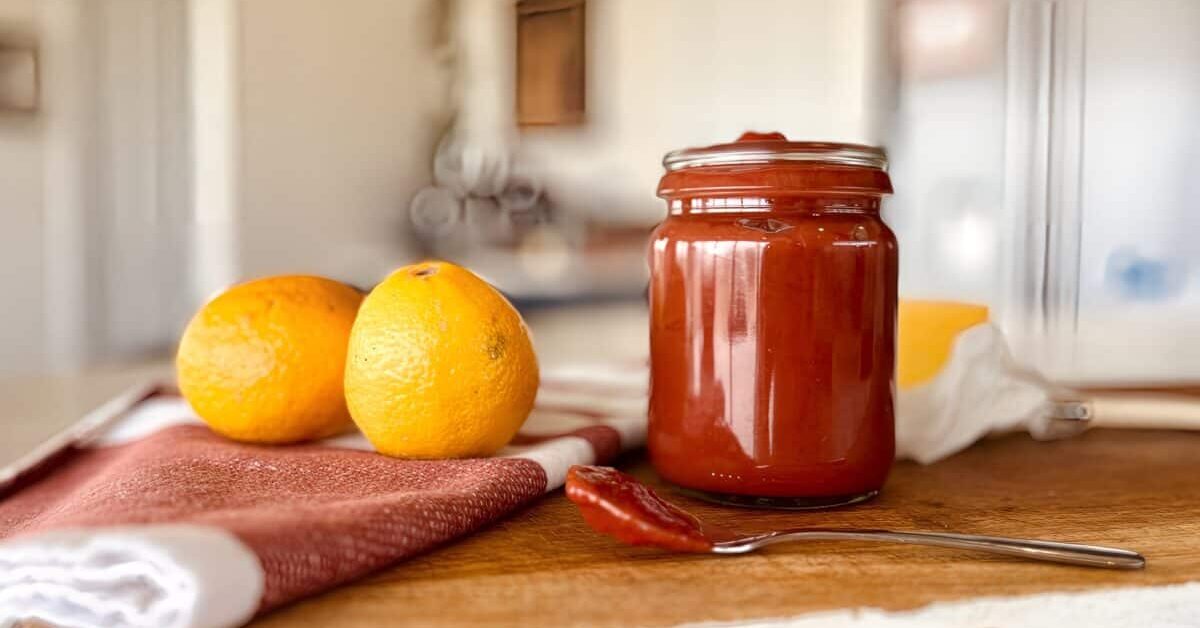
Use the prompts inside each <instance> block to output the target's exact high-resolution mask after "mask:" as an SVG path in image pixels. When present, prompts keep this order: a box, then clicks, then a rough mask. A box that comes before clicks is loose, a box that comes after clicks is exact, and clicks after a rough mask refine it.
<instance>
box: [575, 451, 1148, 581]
mask: <svg viewBox="0 0 1200 628" xmlns="http://www.w3.org/2000/svg"><path fill="white" fill-rule="evenodd" d="M566 493H567V498H568V499H570V500H571V501H573V502H575V505H577V506H578V507H579V512H580V514H582V515H583V518H584V520H585V521H587V523H588V524H589V525H590V526H592V528H594V529H595V530H596V531H598V532H601V533H604V534H608V535H610V536H613V537H615V538H617V539H619V540H621V541H623V542H625V543H629V544H631V545H653V546H656V547H660V548H662V549H666V550H671V551H675V552H695V553H712V554H745V553H747V552H753V551H754V550H757V549H759V548H760V547H765V546H767V545H774V544H775V543H784V542H788V541H830V540H835V541H838V540H850V541H884V542H890V543H905V544H908V545H933V546H935V547H948V548H953V549H964V550H975V551H979V552H989V553H992V554H1003V555H1005V556H1015V557H1017V558H1024V559H1028V560H1041V561H1048V562H1054V563H1066V564H1068V565H1080V566H1083V567H1100V568H1102V569H1141V568H1142V567H1145V566H1146V559H1145V558H1142V555H1141V554H1138V553H1137V552H1132V551H1129V550H1123V549H1117V548H1112V547H1100V546H1098V545H1080V544H1077V543H1059V542H1056V541H1038V540H1033V539H1011V538H1005V537H999V536H981V535H975V534H954V533H951V532H893V531H891V530H870V529H866V530H863V529H855V528H796V529H792V530H779V531H775V532H765V533H762V534H742V533H738V532H735V531H733V530H729V529H727V528H723V527H720V526H714V525H712V524H709V523H705V522H703V521H701V520H699V519H697V518H696V517H695V516H694V515H692V514H691V513H688V512H687V511H685V510H683V509H682V508H679V507H678V506H676V505H674V504H672V503H671V502H668V501H666V500H664V499H663V498H662V497H659V495H658V494H657V493H655V492H654V490H652V489H651V488H650V487H648V486H646V485H645V484H642V483H641V482H638V481H637V479H635V478H633V477H631V476H628V475H626V474H624V473H621V472H620V471H617V470H616V469H613V468H610V467H594V466H582V465H576V466H573V467H571V468H570V470H569V471H568V472H567V481H566Z"/></svg>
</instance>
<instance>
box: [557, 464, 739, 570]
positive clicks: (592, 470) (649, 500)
mask: <svg viewBox="0 0 1200 628" xmlns="http://www.w3.org/2000/svg"><path fill="white" fill-rule="evenodd" d="M566 493H567V498H568V499H570V500H571V501H572V502H574V503H575V505H576V506H578V507H579V512H580V513H581V514H582V515H583V519H584V521H586V522H587V523H588V525H590V526H591V527H592V529H594V530H596V531H597V532H600V533H602V534H607V535H609V536H612V537H615V538H616V539H617V540H619V541H621V542H623V543H628V544H630V545H652V546H655V547H661V548H663V549H668V550H672V551H676V552H710V551H712V548H713V543H715V542H719V541H723V540H728V539H732V538H733V537H734V536H735V535H734V534H733V533H732V532H730V531H729V530H725V529H724V528H719V527H716V526H712V525H707V524H705V523H703V522H702V521H700V520H699V519H697V518H696V517H695V516H693V515H692V514H691V513H689V512H687V511H685V510H683V509H682V508H679V507H678V506H676V505H674V504H672V503H670V502H667V501H665V500H664V499H663V498H661V497H659V496H658V494H657V493H655V492H654V490H653V489H651V488H650V487H648V486H646V485H645V484H642V483H641V482H639V481H637V480H636V479H634V478H633V477H632V476H629V475H626V474H624V473H621V472H620V471H617V470H616V469H613V468H611V467H595V466H584V465H575V466H573V467H571V468H570V469H569V470H568V471H567V483H566Z"/></svg>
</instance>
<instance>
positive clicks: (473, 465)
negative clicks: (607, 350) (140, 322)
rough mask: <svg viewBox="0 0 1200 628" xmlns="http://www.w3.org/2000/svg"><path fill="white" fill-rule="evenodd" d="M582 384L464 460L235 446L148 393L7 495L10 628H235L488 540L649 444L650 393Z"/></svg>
mask: <svg viewBox="0 0 1200 628" xmlns="http://www.w3.org/2000/svg"><path fill="white" fill-rule="evenodd" d="M602 372H603V371H598V373H602ZM581 375H582V374H581V373H580V372H579V371H575V372H574V374H573V376H572V377H569V378H560V379H554V378H551V377H547V378H544V380H545V381H544V385H543V388H542V390H541V392H540V393H539V398H538V407H537V409H535V411H534V414H533V416H531V418H530V420H529V421H528V422H527V423H526V425H525V427H524V428H522V431H521V433H520V434H519V435H518V436H517V438H516V439H515V440H514V442H513V443H512V444H511V445H510V446H509V447H507V448H506V449H504V450H502V451H501V452H500V453H499V454H498V455H497V457H493V458H486V459H471V460H435V461H414V460H397V459H393V458H387V457H385V456H381V455H379V454H376V453H374V452H372V451H371V450H370V446H369V444H367V443H366V441H365V440H364V439H363V438H362V437H361V436H360V435H358V434H352V435H345V436H340V437H336V438H333V439H329V440H326V441H322V442H320V443H315V444H307V445H295V446H287V447H266V446H256V445H247V444H242V443H235V442H232V441H229V440H226V439H224V438H222V437H220V436H217V435H216V434H214V433H212V432H211V431H209V430H208V429H207V428H206V427H204V426H203V425H202V424H200V423H199V422H198V421H197V420H196V419H195V417H194V416H193V415H192V413H191V411H190V409H189V408H188V407H187V405H186V403H185V402H184V401H183V400H182V399H180V398H179V397H177V396H174V395H171V394H169V393H167V394H157V395H153V396H150V397H149V398H147V399H145V400H143V401H142V402H140V403H138V404H137V405H136V406H135V407H134V408H133V410H132V411H130V412H128V413H126V414H125V415H123V416H121V417H120V418H118V419H116V420H115V421H114V422H113V423H112V424H111V425H110V426H108V427H107V428H106V429H105V431H104V432H103V433H102V435H100V436H99V437H98V438H95V439H93V440H92V442H91V443H89V444H88V445H87V446H86V447H82V448H79V449H78V450H77V451H73V452H70V453H69V454H68V455H66V456H65V457H64V458H63V459H62V460H60V461H59V462H57V463H56V464H54V466H53V467H52V468H50V469H49V470H48V472H46V473H45V474H44V475H42V476H41V477H40V478H38V479H35V480H33V481H30V482H26V483H25V485H24V486H22V487H20V488H19V489H17V490H15V491H12V492H11V494H9V495H7V496H6V497H4V498H3V500H2V501H0V539H2V540H3V542H0V624H5V623H7V622H8V621H11V620H14V619H20V618H38V619H42V620H44V621H48V622H50V623H54V624H60V625H71V626H76V625H82V626H89V625H96V626H155V627H160V626H228V625H238V624H240V623H243V622H245V621H246V620H248V619H249V618H251V617H253V616H254V615H255V614H257V613H261V612H264V611H267V610H270V609H272V608H275V607H278V606H280V605H282V604H286V603H288V602H291V601H293V600H296V599H299V598H302V597H305V596H308V595H312V594H314V593H316V592H319V591H323V590H325V589H329V588H331V587H334V586H336V585H338V584H340V583H343V582H347V581H349V580H352V579H355V578H358V577H360V576H363V575H364V574H367V573H369V572H371V571H374V570H376V569H379V568H381V567H384V566H387V565H391V564H393V563H396V562H397V561H400V560H402V559H404V558H406V557H409V556H412V555H414V554H418V553H421V552H424V551H428V550H430V549H432V548H434V547H436V546H438V545H440V544H442V543H446V542H447V541H450V540H452V539H454V538H456V537H459V536H462V535H464V534H468V533H470V532H472V531H474V530H478V529H480V528H482V527H484V526H486V525H488V524H489V523H491V522H493V521H495V520H496V519H498V518H500V517H503V516H504V515H506V514H508V513H511V512H513V511H514V510H516V509H518V508H520V507H521V506H523V505H525V504H528V503H529V502H531V501H532V500H534V499H537V498H538V497H539V496H540V495H542V494H543V493H546V492H547V491H551V490H554V489H556V488H558V487H559V486H561V485H562V483H563V479H564V477H565V474H566V469H567V467H569V466H570V465H572V464H591V463H596V462H600V463H603V462H606V461H609V460H611V459H612V458H613V457H615V456H616V455H617V454H618V453H619V452H620V451H622V450H625V449H629V448H632V447H637V446H640V445H641V443H642V442H643V440H644V436H645V415H644V408H645V406H644V404H645V397H644V395H645V389H644V384H643V385H642V387H641V388H640V389H639V388H638V387H637V386H636V385H634V386H629V385H628V384H621V383H616V384H614V383H613V382H612V381H611V380H610V381H608V382H607V383H606V382H605V381H604V380H603V377H602V376H597V377H591V378H588V377H587V376H586V375H585V376H584V377H583V378H581V377H580V376H581ZM634 381H637V380H634Z"/></svg>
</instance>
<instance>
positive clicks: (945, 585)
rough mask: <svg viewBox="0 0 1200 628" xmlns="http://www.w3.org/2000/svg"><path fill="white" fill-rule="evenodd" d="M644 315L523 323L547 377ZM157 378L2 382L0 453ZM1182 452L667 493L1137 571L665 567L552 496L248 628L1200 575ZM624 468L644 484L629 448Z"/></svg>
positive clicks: (525, 619)
mask: <svg viewBox="0 0 1200 628" xmlns="http://www.w3.org/2000/svg"><path fill="white" fill-rule="evenodd" d="M643 317H644V314H643V313H642V311H641V309H640V307H637V306H633V307H629V306H621V305H600V306H595V307H593V308H591V309H590V310H589V312H588V314H587V315H586V316H583V317H581V316H580V315H579V313H578V312H574V313H572V314H567V313H563V312H561V311H556V310H546V311H543V312H534V313H533V314H531V315H530V316H528V319H529V321H530V324H531V326H532V327H533V329H534V333H535V341H536V343H537V345H538V353H539V358H540V359H541V360H542V363H543V366H545V367H548V368H552V367H553V366H554V365H555V364H568V363H571V362H572V361H574V360H579V359H581V356H583V357H586V358H589V359H595V360H609V359H625V360H629V359H634V358H636V357H638V356H644V355H645V337H644V334H641V333H633V332H632V331H631V330H640V329H645V327H644V325H645V323H644V319H643ZM581 320H582V321H584V325H585V327H586V331H587V333H580V332H581V326H580V325H581ZM169 376H170V366H169V364H167V363H165V362H160V363H157V364H150V365H146V366H137V367H130V368H124V369H107V370H105V371H103V372H100V373H95V374H91V375H84V376H72V377H22V378H4V379H0V400H2V401H0V433H2V434H3V435H4V438H3V439H0V453H3V452H4V451H5V450H6V449H11V450H13V451H16V452H21V451H26V450H27V448H28V447H29V446H30V445H31V443H33V442H36V440H32V441H31V440H30V439H32V438H33V437H34V436H35V432H37V431H38V430H34V429H33V426H34V425H35V423H40V424H41V426H42V428H44V427H45V426H46V424H47V423H52V424H54V425H67V424H69V423H70V422H71V421H73V420H75V419H77V418H78V417H79V416H80V415H82V414H83V412H85V411H86V410H89V409H91V408H92V407H95V406H96V405H98V404H99V403H101V402H102V401H104V400H105V399H107V398H109V397H111V396H112V395H114V394H116V393H117V392H119V391H120V390H121V389H122V388H124V387H125V386H128V385H130V384H132V383H135V382H137V381H143V380H144V379H145V378H148V377H149V378H167V377H169ZM1190 392H1193V393H1195V394H1200V389H1196V390H1194V391H1190ZM39 429H40V428H39ZM43 433H44V432H43ZM1197 452H1200V432H1197V433H1185V432H1142V431H1094V432H1090V433H1087V434H1084V435H1082V436H1080V437H1077V438H1075V439H1072V440H1066V441H1057V442H1050V443H1037V442H1034V441H1032V440H1030V439H1029V438H1028V437H1027V436H1023V435H1017V436H1010V437H1006V438H1003V439H998V440H992V441H988V442H985V443H982V444H980V445H978V446H976V447H973V448H971V449H969V450H967V451H966V452H963V453H961V454H959V455H956V456H954V457H952V458H950V459H948V460H946V461H943V462H941V463H938V464H935V465H932V466H928V467H922V466H919V465H916V464H912V463H903V464H900V465H898V466H897V467H896V469H895V471H894V472H893V474H892V476H891V478H890V479H889V481H888V484H887V486H886V488H885V490H884V493H883V494H882V496H881V497H879V498H878V499H876V500H875V501H873V502H870V503H867V504H864V505H861V506H857V507H853V508H848V509H842V510H835V511H825V512H812V513H784V512H767V511H756V510H742V509H733V508H723V507H717V506H712V505H708V504H704V503H701V502H697V501H694V500H691V499H688V498H686V497H683V496H680V495H676V494H673V493H671V492H670V490H669V489H664V492H665V494H666V495H667V496H668V497H670V498H671V499H674V500H676V501H677V502H678V503H680V504H682V505H684V506H685V507H687V508H689V509H692V510H694V511H695V512H696V513H697V514H698V515H700V516H702V517H704V518H706V519H711V520H712V521H713V522H715V523H718V524H722V525H726V526H730V527H733V528H736V529H739V530H744V531H748V532H753V531H762V530H768V529H779V528H787V527H797V526H853V527H881V528H895V529H910V530H951V531H957V532H973V533H981V534H997V535H1009V536H1019V537H1038V538H1047V539H1057V540H1065V541H1076V542H1082V543H1095V544H1106V545H1114V546H1119V547H1128V548H1131V549H1136V550H1138V551H1141V552H1142V553H1143V554H1144V555H1145V556H1146V558H1147V559H1148V561H1149V565H1148V567H1147V568H1146V569H1145V570H1144V571H1140V572H1120V571H1104V570H1091V569H1082V568H1074V567H1064V566H1058V565H1048V564H1035V563H1028V562H1022V561H1017V560H1012V559H1007V558H1003V557H995V556H987V555H981V554H974V553H966V552H959V551H952V550H944V549H935V548H920V547H908V546H903V545H888V544H868V543H857V542H813V543H807V544H792V545H780V546H775V547H771V548H768V549H766V550H764V551H762V552H760V553H757V554H751V555H745V556H729V557H717V556H694V555H671V554H666V553H663V552H660V551H657V550H653V549H646V548H632V547H626V546H622V545H619V544H617V543H616V542H615V541H613V540H611V539H609V538H608V537H603V536H600V535H598V534H596V533H594V532H592V531H591V530H590V529H588V528H587V527H586V526H585V525H584V523H583V521H582V520H581V518H580V517H579V514H578V513H577V511H576V510H575V508H574V506H573V505H572V504H570V503H569V502H568V501H567V500H566V499H565V498H564V497H563V495H562V492H561V491H556V492H554V493H552V494H550V495H547V496H545V497H544V498H542V499H541V500H539V501H538V502H537V503H535V504H534V505H532V506H531V507H529V508H527V509H524V510H523V511H521V512H518V513H516V514H515V515H513V516H512V517H510V518H508V519H506V520H504V521H501V522H499V523H497V524H496V525H494V526H492V527H490V528H488V529H486V530H484V531H482V532H480V533H478V534H475V535H473V536H470V537H467V538H464V539H462V540H461V541H459V542H457V543H453V544H450V545H447V546H445V547H443V548H441V549H438V550H436V551H434V552H431V553H429V554H427V555H424V556H421V557H418V558H416V559H414V560H410V561H408V562H405V563H401V564H399V565H396V566H395V567H393V568H391V569H388V570H385V571H383V572H381V573H379V574H377V575H375V576H372V577H369V578H366V579H364V580H361V581H359V582H356V583H352V584H349V585H346V586H343V587H340V588H338V589H335V590H333V591H330V592H328V593H325V594H323V595H320V596H317V597H314V598H312V599H309V600H305V601H302V602H299V603H297V604H294V605H291V606H288V607H285V608H283V609H280V610H278V611H276V612H274V613H272V614H269V615H267V616H265V617H263V618H261V619H260V620H259V621H258V622H256V624H255V625H256V626H263V627H277V628H278V627H287V626H313V625H330V626H333V625H336V626H352V627H353V626H364V627H366V626H372V627H373V626H379V625H389V626H390V625H413V626H439V625H464V624H468V625H470V624H474V625H480V624H495V625H610V626H630V625H650V626H654V625H671V624H677V623H682V622H692V621H712V620H717V621H722V620H725V621H728V620H740V619H751V618H764V617H782V616H792V615H797V614H802V613H807V612H813V611H821V610H830V609H842V608H855V607H863V606H866V607H880V608H885V609H908V608H915V607H919V606H922V605H925V604H928V603H930V602H935V601H944V600H964V599H968V598H976V597H983V596H1015V595H1024V594H1032V593H1038V592H1046V591H1080V590H1091V589H1099V588H1107V587H1145V586H1152V585H1163V584H1168V583H1179V582H1187V581H1200V481H1198V480H1197V478H1200V455H1197ZM620 466H621V467H622V468H624V469H627V470H630V471H632V472H633V473H634V474H635V475H637V476H638V477H640V478H642V479H644V480H646V481H648V482H650V483H652V484H656V485H657V484H658V483H657V481H656V478H655V477H654V474H653V472H652V471H651V470H650V469H649V467H648V465H647V464H646V462H645V461H644V459H643V457H642V455H641V454H633V455H630V456H628V457H626V458H625V459H624V460H622V461H621V462H620Z"/></svg>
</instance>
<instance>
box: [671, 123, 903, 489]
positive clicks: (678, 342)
mask: <svg viewBox="0 0 1200 628" xmlns="http://www.w3.org/2000/svg"><path fill="white" fill-rule="evenodd" d="M663 164H664V166H665V167H666V170H667V172H666V174H665V175H664V176H663V178H662V181H661V182H660V184H659V188H658V195H659V196H660V197H661V198H663V199H665V200H666V201H667V205H668V210H669V214H668V216H667V219H666V220H665V221H663V222H662V224H660V225H659V226H658V228H657V229H656V230H655V232H654V234H653V236H652V247H651V251H650V272H651V280H650V320H651V322H650V358H651V360H650V362H651V392H650V425H649V437H648V446H649V451H650V459H651V462H652V463H653V465H654V467H655V469H657V470H658V472H659V474H660V475H662V476H663V477H664V478H665V479H666V480H668V481H670V482H672V483H674V484H677V485H679V486H681V487H683V488H686V489H692V490H693V491H695V492H697V493H699V494H700V495H701V496H704V497H707V498H710V499H714V500H717V501H721V502H726V503H734V504H739V505H754V506H770V507H783V508H821V507H829V506H836V505H843V504H849V503H855V502H858V501H862V500H865V499H869V498H870V497H872V496H874V495H876V494H877V493H878V492H879V489H880V487H881V486H882V485H883V482H884V480H885V478H886V477H887V474H888V471H889V469H890V468H891V464H892V459H893V457H894V450H895V436H894V431H895V430H894V414H893V403H894V396H895V375H894V372H895V353H896V349H895V347H896V282H897V267H898V260H897V247H896V238H895V236H894V235H893V234H892V231H891V230H890V229H888V227H887V226H886V225H885V224H884V223H883V221H882V220H881V219H880V217H879V209H880V202H881V200H882V197H883V196H884V195H885V194H890V193H891V191H892V187H891V182H890V180H889V178H888V175H887V172H886V168H887V160H886V158H885V156H884V154H883V152H882V151H881V150H879V149H877V148H873V147H869V146H860V145H854V144H835V143H817V142H792V141H788V140H787V139H786V138H785V137H784V136H783V135H782V134H779V133H770V134H756V133H747V134H745V135H743V136H742V137H741V138H740V139H738V141H736V142H733V143H730V144H718V145H715V146H709V147H706V148H692V149H685V150H680V151H675V152H672V153H669V154H667V156H666V157H665V158H664V160H663Z"/></svg>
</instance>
